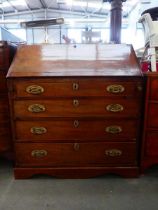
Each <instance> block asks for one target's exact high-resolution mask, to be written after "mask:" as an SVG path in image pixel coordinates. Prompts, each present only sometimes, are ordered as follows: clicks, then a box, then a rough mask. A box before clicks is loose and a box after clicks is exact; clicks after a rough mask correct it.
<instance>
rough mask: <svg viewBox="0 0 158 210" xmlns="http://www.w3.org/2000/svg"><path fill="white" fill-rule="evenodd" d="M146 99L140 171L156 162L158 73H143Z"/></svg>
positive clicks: (157, 154) (157, 151) (157, 158)
mask: <svg viewBox="0 0 158 210" xmlns="http://www.w3.org/2000/svg"><path fill="white" fill-rule="evenodd" d="M145 76H146V80H147V84H146V100H145V113H144V116H145V119H144V131H143V142H142V147H141V148H142V153H141V171H142V173H143V172H144V171H145V169H147V168H149V167H150V166H152V165H155V164H158V73H154V72H148V73H146V74H145Z"/></svg>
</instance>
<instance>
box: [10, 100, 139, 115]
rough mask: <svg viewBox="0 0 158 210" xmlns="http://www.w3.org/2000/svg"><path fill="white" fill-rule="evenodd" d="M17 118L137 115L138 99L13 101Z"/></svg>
mask: <svg viewBox="0 0 158 210" xmlns="http://www.w3.org/2000/svg"><path fill="white" fill-rule="evenodd" d="M14 113H15V117H17V118H28V117H34V118H36V117H56V116H57V117H59V116H60V117H76V116H83V117H85V116H91V117H92V116H102V117H103V116H106V117H137V118H138V115H139V114H140V105H139V101H138V100H136V99H135V100H133V99H128V100H126V99H119V100H115V99H102V98H101V99H94V98H93V99H88V98H87V99H81V98H74V99H65V100H62V99H55V100H22V101H14Z"/></svg>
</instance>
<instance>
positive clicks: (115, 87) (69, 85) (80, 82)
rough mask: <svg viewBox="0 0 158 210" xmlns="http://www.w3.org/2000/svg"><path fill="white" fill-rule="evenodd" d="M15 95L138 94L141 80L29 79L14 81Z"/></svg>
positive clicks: (140, 88) (140, 90) (140, 89)
mask: <svg viewBox="0 0 158 210" xmlns="http://www.w3.org/2000/svg"><path fill="white" fill-rule="evenodd" d="M14 90H15V95H16V96H17V97H40V96H42V97H74V96H113V95H116V96H133V95H134V96H135V97H136V96H140V94H141V92H142V85H141V82H130V81H129V82H123V81H121V80H120V81H119V80H116V79H115V80H112V81H106V80H103V79H99V80H98V79H77V80H75V79H74V80H73V79H72V80H56V81H54V80H44V82H43V81H40V80H33V81H31V80H29V81H16V82H14Z"/></svg>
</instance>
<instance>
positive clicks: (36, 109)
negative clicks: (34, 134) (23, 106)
mask: <svg viewBox="0 0 158 210" xmlns="http://www.w3.org/2000/svg"><path fill="white" fill-rule="evenodd" d="M28 110H29V112H33V113H39V112H44V111H45V110H46V108H45V106H44V105H41V104H31V105H30V106H29V107H28Z"/></svg>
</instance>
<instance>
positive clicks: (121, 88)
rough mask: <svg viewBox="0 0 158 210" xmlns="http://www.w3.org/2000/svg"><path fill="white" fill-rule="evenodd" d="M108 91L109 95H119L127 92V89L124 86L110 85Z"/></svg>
mask: <svg viewBox="0 0 158 210" xmlns="http://www.w3.org/2000/svg"><path fill="white" fill-rule="evenodd" d="M106 90H107V91H108V92H109V93H114V94H117V93H122V92H124V91H125V88H124V86H122V85H108V86H107V88H106Z"/></svg>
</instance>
